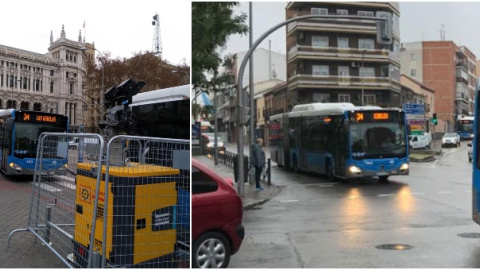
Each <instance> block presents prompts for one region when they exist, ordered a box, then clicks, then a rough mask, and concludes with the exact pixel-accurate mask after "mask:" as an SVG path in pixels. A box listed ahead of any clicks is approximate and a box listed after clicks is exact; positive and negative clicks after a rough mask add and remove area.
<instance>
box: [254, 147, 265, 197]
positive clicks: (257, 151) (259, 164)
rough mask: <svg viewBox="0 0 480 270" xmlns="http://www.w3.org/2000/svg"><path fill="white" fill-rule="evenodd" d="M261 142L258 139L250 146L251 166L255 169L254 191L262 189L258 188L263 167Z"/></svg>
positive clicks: (263, 155) (263, 152)
mask: <svg viewBox="0 0 480 270" xmlns="http://www.w3.org/2000/svg"><path fill="white" fill-rule="evenodd" d="M262 147H263V140H262V139H261V138H258V139H257V140H256V144H254V145H253V146H252V148H253V154H252V165H253V166H254V167H255V190H256V191H260V190H263V188H262V187H261V186H260V176H261V175H262V171H263V169H264V167H265V151H263V148H262Z"/></svg>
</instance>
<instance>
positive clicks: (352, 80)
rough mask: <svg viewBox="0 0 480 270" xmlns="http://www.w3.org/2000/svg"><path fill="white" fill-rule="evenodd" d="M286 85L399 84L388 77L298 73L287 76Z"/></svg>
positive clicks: (367, 86) (394, 86)
mask: <svg viewBox="0 0 480 270" xmlns="http://www.w3.org/2000/svg"><path fill="white" fill-rule="evenodd" d="M288 87H289V88H290V89H292V88H296V87H307V88H311V87H316V88H331V87H335V88H360V87H365V88H369V89H373V88H375V89H383V88H390V89H391V88H394V89H398V90H400V84H399V83H398V82H395V81H393V80H391V78H390V77H359V76H316V75H309V74H299V75H294V76H292V77H290V78H288Z"/></svg>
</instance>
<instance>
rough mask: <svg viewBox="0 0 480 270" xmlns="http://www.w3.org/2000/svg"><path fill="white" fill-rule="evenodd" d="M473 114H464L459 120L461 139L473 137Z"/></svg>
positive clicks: (458, 128) (458, 127) (458, 129)
mask: <svg viewBox="0 0 480 270" xmlns="http://www.w3.org/2000/svg"><path fill="white" fill-rule="evenodd" d="M473 120H474V117H473V116H464V117H462V118H460V119H458V120H457V133H458V135H460V140H471V139H473Z"/></svg>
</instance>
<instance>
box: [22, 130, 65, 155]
mask: <svg viewBox="0 0 480 270" xmlns="http://www.w3.org/2000/svg"><path fill="white" fill-rule="evenodd" d="M42 132H65V128H63V127H58V126H52V125H44V124H32V123H19V122H17V123H15V152H14V156H15V157H16V158H26V157H28V158H35V157H36V155H37V140H38V137H39V136H40V134H41V133H42Z"/></svg>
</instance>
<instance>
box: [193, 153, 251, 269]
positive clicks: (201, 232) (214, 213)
mask: <svg viewBox="0 0 480 270" xmlns="http://www.w3.org/2000/svg"><path fill="white" fill-rule="evenodd" d="M232 182H233V181H229V180H228V179H223V178H222V177H220V176H218V175H217V174H216V173H215V172H214V171H213V170H211V169H210V168H208V167H206V166H205V165H203V164H202V163H201V162H199V161H198V160H196V159H193V158H192V239H193V255H192V266H193V267H194V268H199V267H213V268H226V267H227V266H228V263H229V262H230V256H231V255H233V254H235V253H236V252H237V251H238V249H239V248H240V245H241V244H242V241H243V237H244V235H245V229H244V227H243V225H242V218H243V204H242V199H241V198H240V197H239V196H238V195H237V191H236V190H235V188H234V186H233V184H232Z"/></svg>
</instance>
